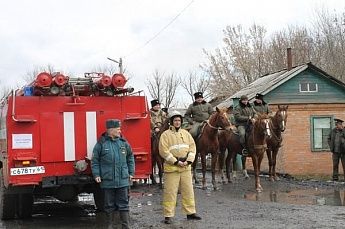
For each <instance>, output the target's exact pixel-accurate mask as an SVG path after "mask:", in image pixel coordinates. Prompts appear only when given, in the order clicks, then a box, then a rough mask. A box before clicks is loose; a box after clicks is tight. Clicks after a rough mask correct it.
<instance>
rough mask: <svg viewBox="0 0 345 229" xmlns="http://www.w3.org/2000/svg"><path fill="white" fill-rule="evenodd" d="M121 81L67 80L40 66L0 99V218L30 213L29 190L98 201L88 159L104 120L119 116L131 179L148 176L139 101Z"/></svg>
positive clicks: (146, 134)
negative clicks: (39, 70) (91, 195)
mask: <svg viewBox="0 0 345 229" xmlns="http://www.w3.org/2000/svg"><path fill="white" fill-rule="evenodd" d="M125 83H126V79H125V77H124V76H123V75H122V74H114V75H113V76H112V77H110V76H107V75H104V74H100V73H97V74H96V73H92V74H85V76H84V77H80V78H71V77H66V76H64V75H62V74H54V75H52V74H49V73H46V72H42V73H40V74H38V75H37V78H36V80H34V82H32V83H31V84H29V85H28V86H27V87H24V88H23V89H22V90H17V91H13V92H12V93H11V94H9V95H8V96H7V97H6V98H5V99H3V100H2V101H1V103H0V149H1V159H0V160H1V161H0V166H1V170H0V171H1V172H0V217H1V219H12V218H15V217H18V218H26V217H30V216H31V213H32V206H33V201H34V197H35V196H37V195H46V196H47V195H49V196H54V197H56V198H57V199H59V200H61V201H71V200H75V199H76V197H77V195H78V194H79V193H83V192H87V193H94V197H95V202H96V205H97V204H98V203H100V201H101V197H100V196H99V195H96V194H97V193H99V192H98V191H97V190H98V189H97V186H96V184H95V182H94V180H93V178H92V174H91V169H90V159H91V157H92V150H93V147H94V145H95V143H96V142H97V139H98V138H99V137H100V135H101V134H102V133H103V132H105V121H106V120H107V119H114V118H116V119H120V120H121V121H122V128H121V129H122V134H123V136H124V138H126V139H127V140H128V142H129V143H130V145H131V146H132V149H133V152H134V156H135V162H136V175H135V178H137V179H146V178H148V177H149V175H150V173H151V171H152V169H151V155H150V120H149V119H150V117H149V110H148V105H147V99H146V97H145V96H144V95H142V93H141V92H137V93H133V88H126V87H125Z"/></svg>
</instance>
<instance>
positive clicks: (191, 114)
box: [184, 92, 213, 139]
mask: <svg viewBox="0 0 345 229" xmlns="http://www.w3.org/2000/svg"><path fill="white" fill-rule="evenodd" d="M194 98H195V102H194V103H192V104H191V105H189V107H188V109H187V111H186V113H185V116H184V117H185V119H186V120H187V121H188V122H189V124H190V125H192V127H191V130H190V131H189V132H190V134H191V135H192V137H193V138H194V139H195V138H196V137H197V135H198V133H197V132H198V128H199V126H200V125H201V124H202V122H203V121H206V120H208V118H209V117H210V116H211V114H212V113H213V109H212V105H211V104H209V103H208V102H206V101H205V100H204V96H203V94H202V92H196V93H194Z"/></svg>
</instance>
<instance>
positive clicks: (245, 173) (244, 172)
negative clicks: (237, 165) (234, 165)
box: [242, 156, 249, 179]
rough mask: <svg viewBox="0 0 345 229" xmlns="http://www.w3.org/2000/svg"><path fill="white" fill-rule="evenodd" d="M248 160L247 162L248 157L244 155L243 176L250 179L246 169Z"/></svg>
mask: <svg viewBox="0 0 345 229" xmlns="http://www.w3.org/2000/svg"><path fill="white" fill-rule="evenodd" d="M246 162H247V157H245V156H242V171H243V176H244V178H245V179H249V175H248V173H247V169H246Z"/></svg>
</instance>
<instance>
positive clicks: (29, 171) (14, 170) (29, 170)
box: [11, 166, 45, 176]
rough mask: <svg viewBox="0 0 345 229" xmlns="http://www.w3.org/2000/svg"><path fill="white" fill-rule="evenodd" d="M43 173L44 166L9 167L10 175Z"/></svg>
mask: <svg viewBox="0 0 345 229" xmlns="http://www.w3.org/2000/svg"><path fill="white" fill-rule="evenodd" d="M40 173H45V168H44V166H33V167H22V168H11V176H18V175H28V174H40Z"/></svg>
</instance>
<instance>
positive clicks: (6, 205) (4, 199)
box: [0, 174, 16, 220]
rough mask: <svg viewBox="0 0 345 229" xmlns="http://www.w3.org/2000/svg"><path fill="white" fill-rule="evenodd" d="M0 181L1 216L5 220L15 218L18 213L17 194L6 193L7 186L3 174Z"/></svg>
mask: <svg viewBox="0 0 345 229" xmlns="http://www.w3.org/2000/svg"><path fill="white" fill-rule="evenodd" d="M0 182H1V184H0V217H1V219H3V220H5V219H13V218H14V217H15V215H16V212H15V203H16V198H15V197H16V196H15V195H13V194H6V192H7V188H6V187H5V186H4V179H3V177H2V174H1V180H0Z"/></svg>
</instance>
